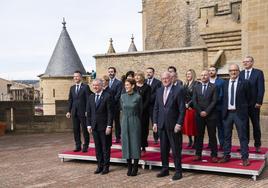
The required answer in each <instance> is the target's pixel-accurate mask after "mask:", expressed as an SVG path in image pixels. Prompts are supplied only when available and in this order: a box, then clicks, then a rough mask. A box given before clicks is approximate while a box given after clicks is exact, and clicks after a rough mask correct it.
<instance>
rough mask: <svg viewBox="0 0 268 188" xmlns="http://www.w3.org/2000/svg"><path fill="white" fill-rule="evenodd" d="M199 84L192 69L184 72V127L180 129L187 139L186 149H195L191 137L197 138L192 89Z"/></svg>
mask: <svg viewBox="0 0 268 188" xmlns="http://www.w3.org/2000/svg"><path fill="white" fill-rule="evenodd" d="M198 83H199V82H197V81H196V73H195V71H194V70H193V69H189V70H188V71H187V72H186V82H185V84H184V93H185V107H186V111H185V116H184V125H183V128H182V133H183V134H185V135H187V136H188V138H189V143H188V147H193V148H194V147H195V144H194V143H193V139H192V136H197V127H196V119H195V110H194V109H193V102H192V96H193V89H194V87H195V85H196V84H198Z"/></svg>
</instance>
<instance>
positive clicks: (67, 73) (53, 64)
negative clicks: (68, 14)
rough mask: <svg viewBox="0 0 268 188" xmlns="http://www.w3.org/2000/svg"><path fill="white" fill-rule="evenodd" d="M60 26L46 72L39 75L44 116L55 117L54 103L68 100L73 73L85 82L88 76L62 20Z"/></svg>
mask: <svg viewBox="0 0 268 188" xmlns="http://www.w3.org/2000/svg"><path fill="white" fill-rule="evenodd" d="M62 24H63V28H62V31H61V34H60V37H59V39H58V42H57V44H56V47H55V49H54V51H53V54H52V56H51V58H50V61H49V63H48V66H47V68H46V71H45V73H44V74H41V75H39V77H40V86H41V93H42V95H41V96H42V97H43V110H44V115H55V114H56V112H55V101H56V100H67V99H68V94H69V89H70V86H71V85H72V84H73V73H74V71H76V70H79V71H81V73H82V74H83V77H84V79H85V80H86V78H87V77H88V76H89V75H87V74H86V71H85V68H84V66H83V64H82V62H81V60H80V58H79V56H78V54H77V52H76V49H75V47H74V45H73V42H72V40H71V38H70V36H69V34H68V32H67V29H66V22H65V20H64V18H63V22H62Z"/></svg>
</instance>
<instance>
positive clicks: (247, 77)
mask: <svg viewBox="0 0 268 188" xmlns="http://www.w3.org/2000/svg"><path fill="white" fill-rule="evenodd" d="M249 72H250V71H247V76H246V79H247V80H248V79H249Z"/></svg>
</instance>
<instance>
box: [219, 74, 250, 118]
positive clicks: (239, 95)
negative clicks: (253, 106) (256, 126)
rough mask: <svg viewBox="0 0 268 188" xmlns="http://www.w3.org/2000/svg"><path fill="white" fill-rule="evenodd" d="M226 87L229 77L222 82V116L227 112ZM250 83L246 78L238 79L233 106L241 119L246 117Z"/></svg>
mask: <svg viewBox="0 0 268 188" xmlns="http://www.w3.org/2000/svg"><path fill="white" fill-rule="evenodd" d="M228 87H229V79H228V80H226V81H225V83H224V88H223V91H224V94H223V96H224V97H223V106H222V117H223V119H225V118H226V116H227V113H228V97H229V95H228ZM250 95H251V94H250V84H249V82H248V81H247V80H245V79H244V80H243V79H241V78H239V79H238V83H237V88H236V93H235V107H236V112H237V114H238V116H239V117H240V118H241V119H247V118H248V105H249V101H250Z"/></svg>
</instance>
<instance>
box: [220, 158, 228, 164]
mask: <svg viewBox="0 0 268 188" xmlns="http://www.w3.org/2000/svg"><path fill="white" fill-rule="evenodd" d="M229 161H230V157H223V158H221V159H220V160H218V163H227V162H229Z"/></svg>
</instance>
